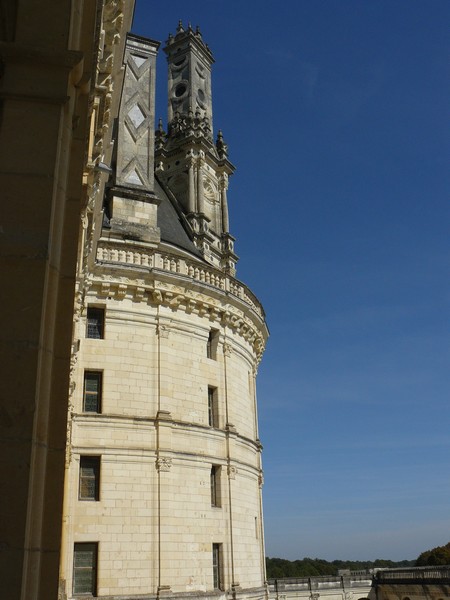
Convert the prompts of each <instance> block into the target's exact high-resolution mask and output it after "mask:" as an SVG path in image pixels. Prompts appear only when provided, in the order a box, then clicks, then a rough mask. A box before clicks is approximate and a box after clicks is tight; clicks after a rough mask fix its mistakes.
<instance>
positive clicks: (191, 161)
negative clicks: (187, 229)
mask: <svg viewBox="0 0 450 600" xmlns="http://www.w3.org/2000/svg"><path fill="white" fill-rule="evenodd" d="M186 158H187V167H188V173H189V196H188V212H190V213H193V212H195V176H194V167H195V158H194V156H193V154H192V151H191V152H189V153H188V154H187V156H186Z"/></svg>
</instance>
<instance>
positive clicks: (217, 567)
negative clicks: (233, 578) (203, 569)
mask: <svg viewBox="0 0 450 600" xmlns="http://www.w3.org/2000/svg"><path fill="white" fill-rule="evenodd" d="M212 570H213V573H212V575H213V589H214V590H222V591H223V589H224V587H223V572H222V544H216V543H213V545H212Z"/></svg>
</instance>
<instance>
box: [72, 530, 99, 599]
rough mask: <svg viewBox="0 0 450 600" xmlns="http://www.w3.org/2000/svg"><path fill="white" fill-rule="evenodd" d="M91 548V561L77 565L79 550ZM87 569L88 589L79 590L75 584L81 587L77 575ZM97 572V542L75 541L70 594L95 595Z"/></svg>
mask: <svg viewBox="0 0 450 600" xmlns="http://www.w3.org/2000/svg"><path fill="white" fill-rule="evenodd" d="M83 549H84V551H87V550H92V561H91V564H90V565H88V566H79V565H77V557H78V559H80V558H81V556H80V555H81V552H82V550H83ZM87 571H89V572H90V573H91V576H90V586H89V587H90V589H89V591H87V590H86V589H84V590H82V591H79V590H78V589H77V584H78V586H79V587H81V584H82V582H81V581H80V580H79V575H80V574H81V573H83V572H87ZM97 572H98V542H75V544H74V545H73V574H72V595H73V596H94V597H95V596H97Z"/></svg>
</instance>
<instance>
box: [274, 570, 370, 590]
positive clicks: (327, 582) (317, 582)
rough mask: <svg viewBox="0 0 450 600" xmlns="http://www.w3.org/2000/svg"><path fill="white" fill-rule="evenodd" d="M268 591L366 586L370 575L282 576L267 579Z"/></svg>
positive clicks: (368, 583)
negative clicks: (280, 577)
mask: <svg viewBox="0 0 450 600" xmlns="http://www.w3.org/2000/svg"><path fill="white" fill-rule="evenodd" d="M267 583H268V586H269V591H270V592H275V593H277V592H287V591H289V592H293V591H296V590H304V589H308V590H320V589H329V588H342V589H347V588H350V587H351V588H354V587H359V586H362V587H366V586H370V585H371V583H372V575H371V574H370V573H366V574H361V573H358V574H352V573H351V574H350V575H324V576H317V577H283V578H282V579H269V580H268V582H267Z"/></svg>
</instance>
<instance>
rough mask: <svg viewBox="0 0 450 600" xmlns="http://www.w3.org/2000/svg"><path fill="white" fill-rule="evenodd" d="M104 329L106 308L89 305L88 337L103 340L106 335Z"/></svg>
mask: <svg viewBox="0 0 450 600" xmlns="http://www.w3.org/2000/svg"><path fill="white" fill-rule="evenodd" d="M104 329H105V310H104V309H103V308H96V307H94V306H88V309H87V327H86V337H88V338H92V339H95V340H101V339H103V337H104Z"/></svg>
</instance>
